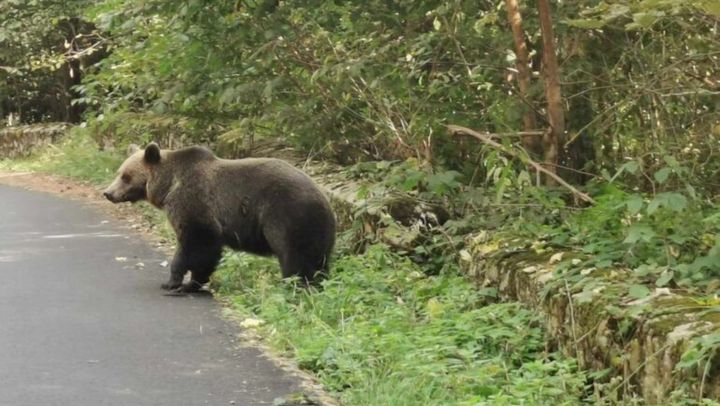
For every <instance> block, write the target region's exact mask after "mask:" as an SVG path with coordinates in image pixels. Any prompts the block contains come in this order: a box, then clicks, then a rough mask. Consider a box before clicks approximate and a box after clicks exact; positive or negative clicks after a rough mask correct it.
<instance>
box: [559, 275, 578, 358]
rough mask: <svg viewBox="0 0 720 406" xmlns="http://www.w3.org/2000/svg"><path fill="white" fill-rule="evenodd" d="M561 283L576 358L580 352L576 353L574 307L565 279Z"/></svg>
mask: <svg viewBox="0 0 720 406" xmlns="http://www.w3.org/2000/svg"><path fill="white" fill-rule="evenodd" d="M563 282H565V295H566V296H567V298H568V305H569V306H570V329H571V332H572V336H573V342H574V343H575V356H576V357H577V356H578V355H579V353H580V351H578V339H577V333H576V332H575V306H574V305H573V300H572V295H571V294H570V286H568V283H567V279H565V280H563Z"/></svg>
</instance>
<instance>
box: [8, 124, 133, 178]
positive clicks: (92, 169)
mask: <svg viewBox="0 0 720 406" xmlns="http://www.w3.org/2000/svg"><path fill="white" fill-rule="evenodd" d="M124 159H125V157H124V156H123V155H121V154H119V153H118V152H116V151H100V150H98V148H97V145H96V144H95V142H94V141H93V140H92V139H90V137H89V136H88V134H87V133H86V130H85V129H82V128H78V127H76V128H74V129H72V130H71V133H70V135H69V136H68V137H67V138H66V139H65V141H63V142H62V143H61V144H59V145H57V146H55V145H51V146H49V147H47V148H46V149H44V150H42V151H39V152H38V153H36V154H34V155H33V156H31V157H29V158H24V159H19V160H0V169H4V170H11V171H32V172H42V173H54V174H58V175H63V176H67V177H70V178H74V179H79V180H83V181H88V182H91V183H92V184H94V185H98V186H99V185H105V184H109V183H110V182H111V181H112V179H113V178H114V176H115V171H116V170H117V168H118V167H119V166H120V164H121V163H122V162H123V160H124Z"/></svg>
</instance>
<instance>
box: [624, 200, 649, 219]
mask: <svg viewBox="0 0 720 406" xmlns="http://www.w3.org/2000/svg"><path fill="white" fill-rule="evenodd" d="M644 203H645V202H644V201H643V198H642V196H640V195H632V196H631V197H630V198H629V199H628V200H626V201H625V205H626V206H627V209H628V212H629V213H630V214H631V215H635V214H637V213H638V212H639V211H640V209H642V207H643V204H644Z"/></svg>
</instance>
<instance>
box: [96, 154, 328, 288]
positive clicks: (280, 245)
mask: <svg viewBox="0 0 720 406" xmlns="http://www.w3.org/2000/svg"><path fill="white" fill-rule="evenodd" d="M103 195H104V196H105V197H106V198H107V199H108V200H110V201H111V202H113V203H120V202H136V201H139V200H147V201H149V202H150V203H151V204H152V205H153V206H155V207H157V208H159V209H162V210H165V211H166V212H167V215H168V219H169V220H170V223H171V225H172V227H173V229H174V230H175V234H176V235H177V243H178V246H177V251H176V252H175V256H174V258H173V261H172V265H171V270H170V280H169V281H168V282H167V283H165V284H163V285H162V287H163V288H164V289H167V290H172V291H176V292H193V291H197V290H198V289H200V288H201V287H202V286H203V285H204V284H205V283H206V282H208V280H209V278H210V275H211V274H212V273H213V271H215V268H216V266H217V264H218V261H219V260H220V256H221V253H222V249H223V247H225V246H227V247H230V248H233V249H235V250H239V251H245V252H250V253H253V254H258V255H275V256H276V257H277V258H278V260H279V262H280V267H281V268H282V274H283V277H290V276H294V275H297V276H299V277H300V278H301V279H302V280H304V281H305V282H311V281H313V279H314V278H315V277H316V276H317V275H318V273H324V272H325V271H327V269H328V260H329V257H330V252H331V251H332V249H333V245H334V243H335V217H334V215H333V212H332V210H331V208H330V204H329V203H328V200H327V199H326V197H325V195H324V194H323V192H322V191H320V189H319V188H318V187H317V186H316V185H315V183H314V182H313V181H312V179H310V177H309V176H308V175H306V174H305V173H303V172H302V171H300V170H299V169H297V168H295V167H294V166H292V165H290V164H289V163H287V162H285V161H282V160H279V159H273V158H245V159H236V160H228V159H220V158H218V157H216V156H215V155H214V154H213V153H212V152H211V151H210V150H208V149H206V148H201V147H189V148H184V149H179V150H174V151H172V150H161V149H160V148H159V147H158V145H157V144H155V143H151V144H150V145H148V146H147V147H146V148H145V150H140V151H137V152H135V153H132V154H131V155H130V157H129V158H128V159H127V160H126V161H125V162H124V163H123V164H122V165H121V166H120V169H119V170H118V176H117V178H116V179H115V180H114V181H113V183H112V184H111V185H110V186H109V187H108V188H107V189H106V190H105V191H104V192H103ZM188 271H191V281H190V282H189V283H186V284H183V283H182V282H183V278H184V276H185V274H186V273H187V272H188Z"/></svg>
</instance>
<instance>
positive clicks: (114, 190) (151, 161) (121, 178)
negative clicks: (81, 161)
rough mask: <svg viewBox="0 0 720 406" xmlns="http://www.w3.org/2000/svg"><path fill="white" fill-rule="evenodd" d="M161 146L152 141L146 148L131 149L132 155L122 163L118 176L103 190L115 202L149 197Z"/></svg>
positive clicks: (133, 200) (135, 200)
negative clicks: (148, 189) (150, 181)
mask: <svg viewBox="0 0 720 406" xmlns="http://www.w3.org/2000/svg"><path fill="white" fill-rule="evenodd" d="M160 155H161V154H160V147H158V145H157V144H156V143H154V142H153V143H150V144H149V145H148V146H147V147H146V148H145V149H144V150H140V149H138V148H137V147H135V148H132V149H131V150H130V156H129V157H128V158H127V159H126V160H125V162H123V164H122V165H120V169H118V172H117V177H116V178H115V180H114V181H113V183H112V184H110V186H108V188H107V189H105V191H104V192H103V196H105V197H106V198H107V199H108V200H110V201H111V202H113V203H122V202H131V203H134V202H137V201H139V200H145V199H147V195H148V193H147V183H148V180H149V179H150V173H151V170H152V167H153V165H156V164H158V163H160Z"/></svg>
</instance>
